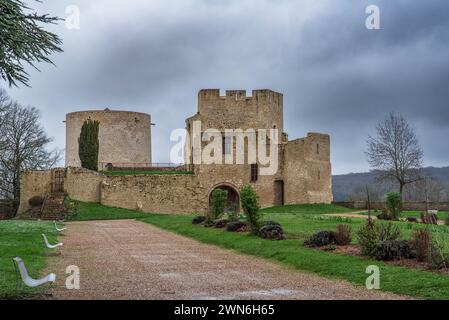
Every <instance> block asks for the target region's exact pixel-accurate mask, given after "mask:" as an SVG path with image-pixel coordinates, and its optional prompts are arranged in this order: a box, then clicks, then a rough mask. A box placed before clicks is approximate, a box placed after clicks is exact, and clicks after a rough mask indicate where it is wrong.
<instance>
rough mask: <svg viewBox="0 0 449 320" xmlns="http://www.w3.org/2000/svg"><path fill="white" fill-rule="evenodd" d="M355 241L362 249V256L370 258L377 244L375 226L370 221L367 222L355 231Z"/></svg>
mask: <svg viewBox="0 0 449 320" xmlns="http://www.w3.org/2000/svg"><path fill="white" fill-rule="evenodd" d="M357 239H358V242H359V244H360V247H361V249H362V254H364V255H368V256H372V255H373V254H374V252H375V250H376V247H377V244H378V243H379V238H378V236H377V229H376V225H375V223H374V222H373V221H372V220H368V222H367V223H366V224H364V225H363V226H362V227H361V228H360V229H359V230H358V231H357Z"/></svg>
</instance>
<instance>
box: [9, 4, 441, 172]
mask: <svg viewBox="0 0 449 320" xmlns="http://www.w3.org/2000/svg"><path fill="white" fill-rule="evenodd" d="M71 4H75V5H78V6H79V8H80V10H81V30H78V31H69V30H67V29H65V28H64V25H60V26H58V27H54V28H53V29H54V31H56V32H57V33H58V34H60V35H61V36H62V37H63V39H64V49H65V53H64V54H61V55H57V56H54V60H55V63H56V65H57V68H54V67H51V66H41V67H42V73H36V72H32V82H31V85H32V88H31V89H28V88H20V89H18V90H17V89H14V90H10V94H11V95H12V96H13V97H14V98H17V99H18V100H20V101H21V102H23V103H28V104H32V105H35V106H37V107H38V108H40V109H41V110H42V111H43V115H44V121H45V126H46V128H47V129H48V131H49V133H50V134H51V135H52V136H55V138H56V139H55V144H56V145H58V146H59V147H61V148H63V147H64V136H63V134H62V132H63V130H64V124H63V123H62V120H63V119H64V115H65V113H67V112H70V111H74V110H81V109H92V108H105V107H110V108H117V109H127V110H136V111H143V112H148V113H151V114H152V116H153V121H154V122H155V123H156V124H157V126H156V127H155V128H154V132H153V148H154V150H153V153H154V161H159V162H166V161H168V158H169V148H170V142H169V134H170V132H171V130H173V129H175V128H180V127H181V128H182V127H184V119H185V118H186V117H188V116H190V115H193V114H194V113H195V112H196V93H197V91H198V90H199V89H201V88H222V89H223V90H224V89H240V88H243V89H248V90H251V89H254V88H272V89H274V90H277V91H281V92H283V93H284V95H285V101H284V103H285V122H286V123H285V126H286V131H287V132H288V133H289V136H290V137H291V138H296V137H300V136H303V135H305V134H306V132H308V131H321V132H327V133H330V134H331V135H332V141H333V144H332V148H333V150H332V161H333V165H334V172H336V173H342V172H348V171H360V170H367V169H368V168H367V164H366V161H365V157H364V153H363V151H364V147H365V146H364V143H365V139H366V136H367V135H368V134H370V133H373V127H374V126H375V124H376V122H377V121H379V120H380V119H382V118H383V117H384V116H385V115H386V114H387V113H388V112H390V111H396V112H400V113H402V114H404V116H405V117H406V118H407V119H408V120H409V121H410V122H411V123H412V124H413V125H414V126H415V128H416V130H417V132H418V134H419V136H420V139H421V141H422V143H423V146H424V149H425V153H426V164H427V165H448V164H449V163H448V161H447V160H448V158H449V148H447V143H446V141H445V139H441V137H442V136H444V135H446V136H447V134H448V133H449V125H448V123H449V105H448V101H449V90H447V87H448V85H447V84H448V83H449V61H448V59H447V57H449V15H448V12H449V10H448V9H449V3H448V2H447V1H443V0H441V1H438V0H436V1H431V2H429V1H427V2H425V1H413V2H412V1H405V0H402V1H387V0H385V1H375V0H372V1H356V2H355V1H349V0H348V1H344V0H340V1H331V0H328V1H312V0H310V1H296V0H295V1H293V0H292V1H286V0H284V1H269V0H265V1H261V0H257V1H256V0H247V1H229V0H228V1H212V0H203V1H201V0H191V1H187V0H182V1H154V0H152V1H149V0H133V1H126V2H125V1H111V0H96V1H89V0H77V1H76V0H71V1H66V0H51V1H50V0H46V1H45V2H44V5H42V6H40V8H41V10H42V11H43V12H47V11H48V12H50V13H52V14H57V15H60V16H65V8H66V7H67V6H68V5H71ZM369 4H376V5H378V6H379V7H380V10H381V28H382V29H381V30H367V29H366V28H365V18H366V14H365V8H366V6H367V5H369Z"/></svg>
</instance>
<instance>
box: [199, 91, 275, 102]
mask: <svg viewBox="0 0 449 320" xmlns="http://www.w3.org/2000/svg"><path fill="white" fill-rule="evenodd" d="M226 99H228V100H246V101H248V102H253V101H254V102H259V101H267V102H273V103H278V104H281V103H282V101H283V94H282V93H278V92H275V91H272V90H268V89H261V90H253V91H252V96H249V97H248V96H247V92H246V90H227V91H226V95H224V96H220V89H202V90H200V91H199V93H198V103H199V104H201V103H202V102H204V101H207V102H210V101H213V100H226Z"/></svg>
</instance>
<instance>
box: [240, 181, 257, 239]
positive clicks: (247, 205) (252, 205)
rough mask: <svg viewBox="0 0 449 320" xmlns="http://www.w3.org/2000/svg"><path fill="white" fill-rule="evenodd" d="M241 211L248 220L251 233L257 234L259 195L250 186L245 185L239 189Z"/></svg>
mask: <svg viewBox="0 0 449 320" xmlns="http://www.w3.org/2000/svg"><path fill="white" fill-rule="evenodd" d="M240 198H241V201H242V208H243V212H244V213H245V215H246V218H247V220H248V225H249V228H250V230H251V232H252V233H253V234H256V235H259V229H260V224H259V219H260V215H259V209H260V206H259V196H258V195H257V193H256V191H255V190H254V188H253V187H251V186H246V187H244V188H243V189H242V190H241V191H240Z"/></svg>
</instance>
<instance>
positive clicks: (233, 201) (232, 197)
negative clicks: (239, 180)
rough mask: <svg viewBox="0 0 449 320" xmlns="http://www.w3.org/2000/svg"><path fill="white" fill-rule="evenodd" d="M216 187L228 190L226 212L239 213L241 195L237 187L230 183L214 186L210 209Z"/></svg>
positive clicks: (210, 204)
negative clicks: (229, 184)
mask: <svg viewBox="0 0 449 320" xmlns="http://www.w3.org/2000/svg"><path fill="white" fill-rule="evenodd" d="M216 189H222V190H226V191H227V192H228V200H227V202H226V208H225V212H232V213H238V212H239V211H240V196H239V193H238V192H237V190H236V189H234V188H233V187H231V186H228V185H221V186H218V187H216V188H214V189H213V190H212V191H211V192H210V195H209V209H211V208H212V192H213V191H214V190H216Z"/></svg>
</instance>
